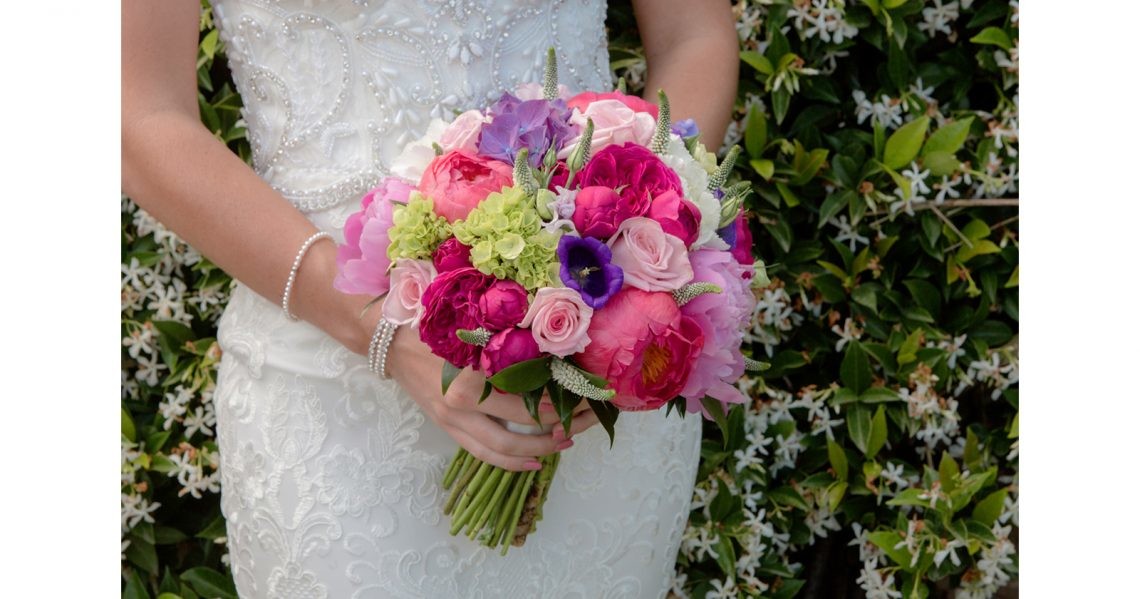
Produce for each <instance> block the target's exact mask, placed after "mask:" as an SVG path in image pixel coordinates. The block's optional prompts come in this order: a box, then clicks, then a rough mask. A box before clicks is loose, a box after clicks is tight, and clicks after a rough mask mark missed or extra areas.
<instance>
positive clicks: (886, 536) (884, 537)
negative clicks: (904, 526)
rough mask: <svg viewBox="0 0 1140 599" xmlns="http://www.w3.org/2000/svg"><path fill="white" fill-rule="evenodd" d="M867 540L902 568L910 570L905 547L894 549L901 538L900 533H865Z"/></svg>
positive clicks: (908, 555) (908, 557)
mask: <svg viewBox="0 0 1140 599" xmlns="http://www.w3.org/2000/svg"><path fill="white" fill-rule="evenodd" d="M867 540H869V541H871V542H872V543H874V544H875V546H876V547H878V548H879V549H882V550H883V553H885V554H887V557H889V558H891V561H893V562H894V563H895V564H897V565H898V566H899V567H901V568H902V569H903V570H906V571H908V572H909V571H910V570H911V566H910V552H909V551H907V550H906V548H905V547H899V548H898V549H895V546H896V545H898V544H899V541H901V540H903V537H902V535H901V534H899V533H898V532H896V531H886V530H881V531H876V532H873V533H870V534H868V535H867Z"/></svg>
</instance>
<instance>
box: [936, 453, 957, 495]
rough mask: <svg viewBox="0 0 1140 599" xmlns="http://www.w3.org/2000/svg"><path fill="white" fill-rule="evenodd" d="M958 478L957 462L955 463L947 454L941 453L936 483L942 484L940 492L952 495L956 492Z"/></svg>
mask: <svg viewBox="0 0 1140 599" xmlns="http://www.w3.org/2000/svg"><path fill="white" fill-rule="evenodd" d="M960 476H961V471H960V470H959V469H958V462H955V461H954V458H952V457H950V454H949V453H947V452H945V451H944V452H942V460H941V461H940V462H938V482H940V483H942V492H943V493H953V492H954V491H956V490H958V482H959V481H958V478H959V477H960Z"/></svg>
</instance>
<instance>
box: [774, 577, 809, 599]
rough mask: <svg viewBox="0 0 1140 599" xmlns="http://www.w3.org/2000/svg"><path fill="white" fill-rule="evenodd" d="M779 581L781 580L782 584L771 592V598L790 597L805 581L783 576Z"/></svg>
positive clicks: (798, 590)
mask: <svg viewBox="0 0 1140 599" xmlns="http://www.w3.org/2000/svg"><path fill="white" fill-rule="evenodd" d="M781 582H783V584H782V585H781V586H780V588H779V589H777V590H776V591H775V592H773V593H772V599H792V598H793V597H795V596H796V595H797V594H798V593H799V592H800V589H801V588H803V586H804V584H805V583H806V582H807V581H805V580H800V579H798V578H783V579H781Z"/></svg>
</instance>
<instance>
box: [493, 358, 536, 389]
mask: <svg viewBox="0 0 1140 599" xmlns="http://www.w3.org/2000/svg"><path fill="white" fill-rule="evenodd" d="M488 380H490V381H491V384H492V385H494V386H495V388H496V389H501V390H503V391H504V392H506V393H525V392H527V391H534V390H535V389H541V388H542V386H543V385H545V384H546V381H549V380H550V358H535V359H533V360H527V361H525V362H519V363H518V364H511V365H510V366H507V367H506V368H504V369H502V370H500V371H499V372H496V373H495V375H494V376H492V377H491V378H490V379H488Z"/></svg>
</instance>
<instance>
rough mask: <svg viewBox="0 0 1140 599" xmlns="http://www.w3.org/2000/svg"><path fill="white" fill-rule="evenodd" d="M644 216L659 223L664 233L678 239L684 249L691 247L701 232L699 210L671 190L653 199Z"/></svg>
mask: <svg viewBox="0 0 1140 599" xmlns="http://www.w3.org/2000/svg"><path fill="white" fill-rule="evenodd" d="M645 216H648V217H649V218H652V219H653V220H655V221H657V222H658V223H660V224H661V228H662V229H663V230H664V231H665V232H666V233H668V234H670V235H672V236H674V237H676V238H677V239H680V240H681V241H682V242H684V244H685V247H689V246H691V245H693V244H694V243H695V242H696V241H697V235H698V234H699V233H700V231H701V210H700V209H699V208H697V205H696V204H694V203H692V202H690V201H689V200H686V199H685V198H682V197H681V195H680V194H678V193H677V192H675V191H672V190H670V191H666V192H665V193H663V194H661V195H659V196H657V197H655V198H653V202H652V203H651V204H650V205H649V212H647V213H646V214H645Z"/></svg>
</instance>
